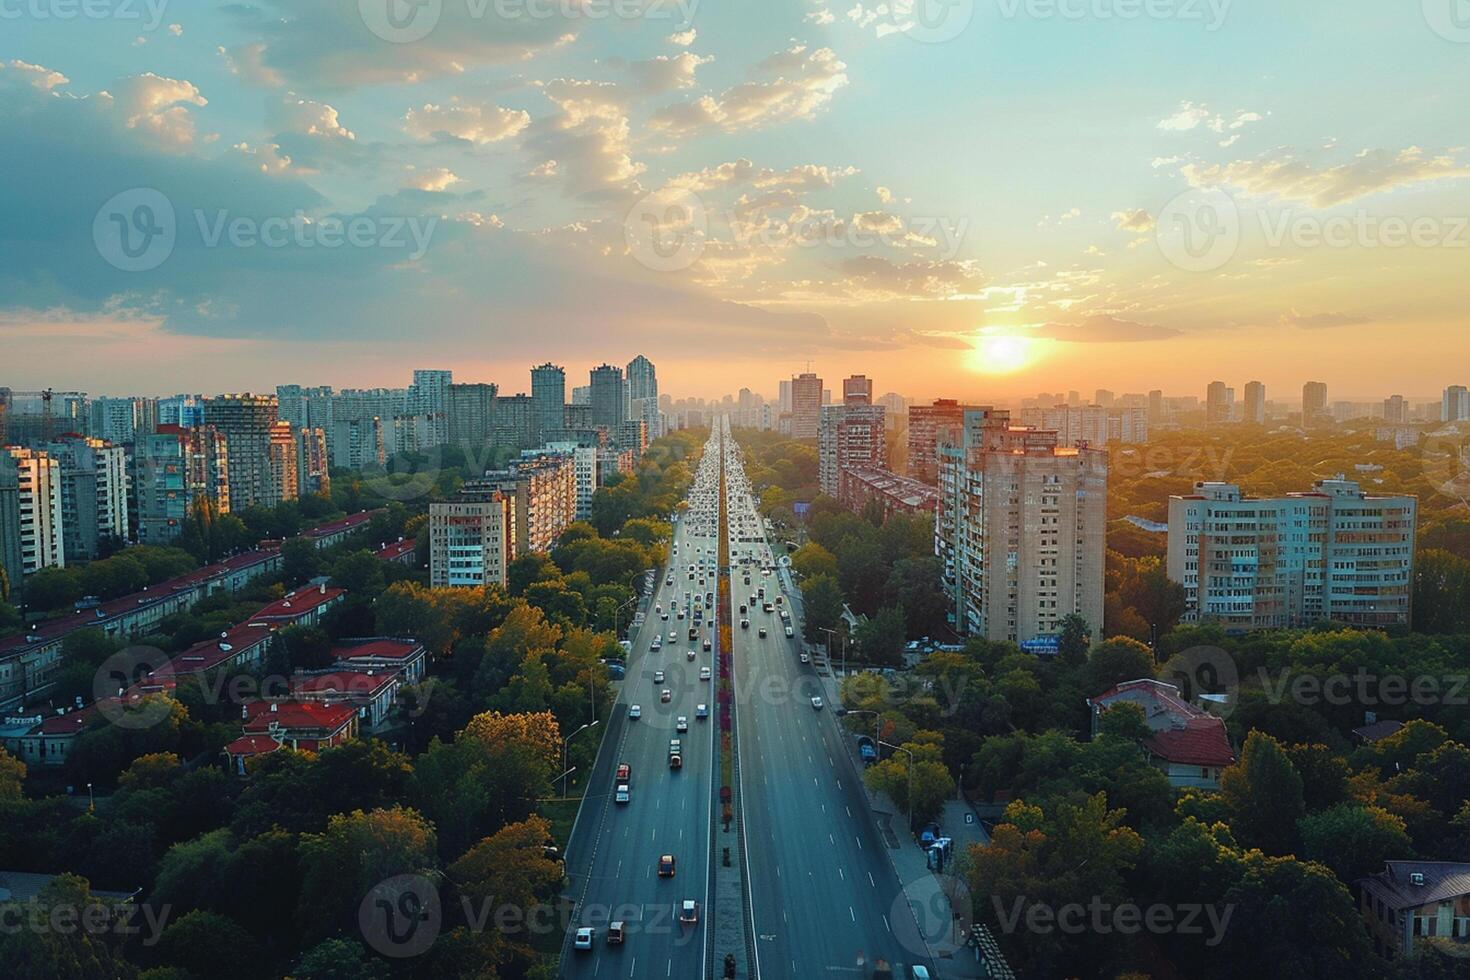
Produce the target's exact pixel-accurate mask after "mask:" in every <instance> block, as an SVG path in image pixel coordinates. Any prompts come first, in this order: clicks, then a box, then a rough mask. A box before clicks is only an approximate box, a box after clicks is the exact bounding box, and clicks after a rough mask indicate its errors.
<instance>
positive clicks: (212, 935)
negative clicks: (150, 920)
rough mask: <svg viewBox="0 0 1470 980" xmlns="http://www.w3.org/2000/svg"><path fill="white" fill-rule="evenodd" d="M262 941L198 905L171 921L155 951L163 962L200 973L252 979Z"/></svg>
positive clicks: (235, 924) (227, 919)
mask: <svg viewBox="0 0 1470 980" xmlns="http://www.w3.org/2000/svg"><path fill="white" fill-rule="evenodd" d="M261 952H262V950H261V948H260V944H259V943H258V942H257V941H256V940H255V938H254V937H253V936H251V935H250V933H248V932H246V931H245V930H244V929H243V928H241V927H240V925H239V924H238V923H236V922H234V921H233V920H231V919H229V918H226V917H225V916H223V915H220V914H219V913H217V912H206V911H202V910H200V909H195V910H193V911H191V912H185V913H184V914H183V915H181V916H179V918H177V919H175V920H174V921H173V922H171V923H169V925H168V927H167V928H165V929H164V930H163V935H162V936H161V937H159V940H158V945H157V946H156V947H155V948H154V951H153V955H154V956H155V957H157V961H158V962H159V963H162V964H165V965H167V966H173V967H177V968H179V969H181V970H186V971H188V972H189V973H190V974H191V975H193V976H196V977H221V978H224V980H250V978H252V977H254V976H256V974H257V970H258V968H259V965H258V964H259V960H260V959H261Z"/></svg>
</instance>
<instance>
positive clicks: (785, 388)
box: [776, 379, 791, 415]
mask: <svg viewBox="0 0 1470 980" xmlns="http://www.w3.org/2000/svg"><path fill="white" fill-rule="evenodd" d="M776 403H777V414H778V415H789V414H790V413H791V382H790V380H788V379H782V381H781V384H780V386H779V389H778V392H777V395H776Z"/></svg>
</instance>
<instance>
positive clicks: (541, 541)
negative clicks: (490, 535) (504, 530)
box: [477, 450, 577, 554]
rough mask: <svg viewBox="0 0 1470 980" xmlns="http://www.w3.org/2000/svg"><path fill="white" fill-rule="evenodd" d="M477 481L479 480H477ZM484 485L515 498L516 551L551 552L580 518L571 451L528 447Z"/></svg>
mask: <svg viewBox="0 0 1470 980" xmlns="http://www.w3.org/2000/svg"><path fill="white" fill-rule="evenodd" d="M477 482H478V481H477ZM484 483H485V485H487V486H490V487H493V488H495V489H497V490H499V491H501V492H502V493H505V494H509V495H512V496H514V498H515V553H516V554H526V553H529V552H532V551H539V552H543V553H544V552H549V551H551V549H552V546H553V545H555V544H556V539H557V538H559V537H561V533H562V532H563V531H565V530H566V529H567V525H569V524H571V523H572V522H573V521H575V520H576V519H577V464H576V459H575V457H574V456H573V454H571V453H564V452H551V451H544V450H528V451H526V452H523V453H521V457H520V459H517V460H512V461H511V464H510V468H509V469H508V470H497V471H492V472H487V473H486V474H485V480H484Z"/></svg>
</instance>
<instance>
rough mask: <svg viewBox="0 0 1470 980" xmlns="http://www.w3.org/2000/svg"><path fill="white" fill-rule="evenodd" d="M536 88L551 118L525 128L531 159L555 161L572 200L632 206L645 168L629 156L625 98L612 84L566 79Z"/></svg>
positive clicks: (539, 120)
mask: <svg viewBox="0 0 1470 980" xmlns="http://www.w3.org/2000/svg"><path fill="white" fill-rule="evenodd" d="M540 88H541V91H542V94H543V95H545V96H546V98H547V99H548V100H550V102H551V103H552V105H554V106H555V107H556V112H554V113H552V114H551V115H549V116H547V117H545V118H542V119H537V120H536V121H535V122H533V123H532V124H531V126H530V127H528V128H527V130H526V135H525V147H526V151H527V153H528V154H529V155H530V157H531V159H533V160H535V161H536V162H537V163H541V162H543V161H546V160H555V161H556V173H557V175H558V177H559V179H560V180H561V182H562V186H563V188H564V189H565V191H566V193H567V194H569V195H571V196H573V197H585V198H589V199H592V200H602V201H618V202H620V203H631V200H632V199H633V197H634V195H636V194H637V193H638V192H639V184H638V176H639V174H641V173H643V172H644V170H646V169H647V167H646V166H645V165H644V164H642V163H640V162H638V161H636V160H634V159H633V156H632V149H631V138H630V127H629V124H628V111H627V106H626V103H627V100H628V94H627V92H626V91H625V90H624V89H623V88H622V86H619V85H616V84H613V83H611V82H594V81H585V80H580V79H571V78H558V79H553V80H552V81H549V82H544V83H540Z"/></svg>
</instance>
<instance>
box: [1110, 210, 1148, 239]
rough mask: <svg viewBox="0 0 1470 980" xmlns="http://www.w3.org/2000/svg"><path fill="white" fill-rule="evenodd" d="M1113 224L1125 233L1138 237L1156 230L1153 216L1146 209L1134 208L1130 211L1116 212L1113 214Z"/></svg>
mask: <svg viewBox="0 0 1470 980" xmlns="http://www.w3.org/2000/svg"><path fill="white" fill-rule="evenodd" d="M1112 218H1113V224H1114V226H1115V227H1117V228H1120V229H1122V230H1123V231H1131V232H1133V233H1134V234H1136V235H1142V234H1144V233H1146V232H1150V231H1153V230H1154V218H1153V215H1151V214H1149V213H1148V210H1147V209H1145V208H1132V209H1130V210H1128V211H1114V212H1113V214H1112Z"/></svg>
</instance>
